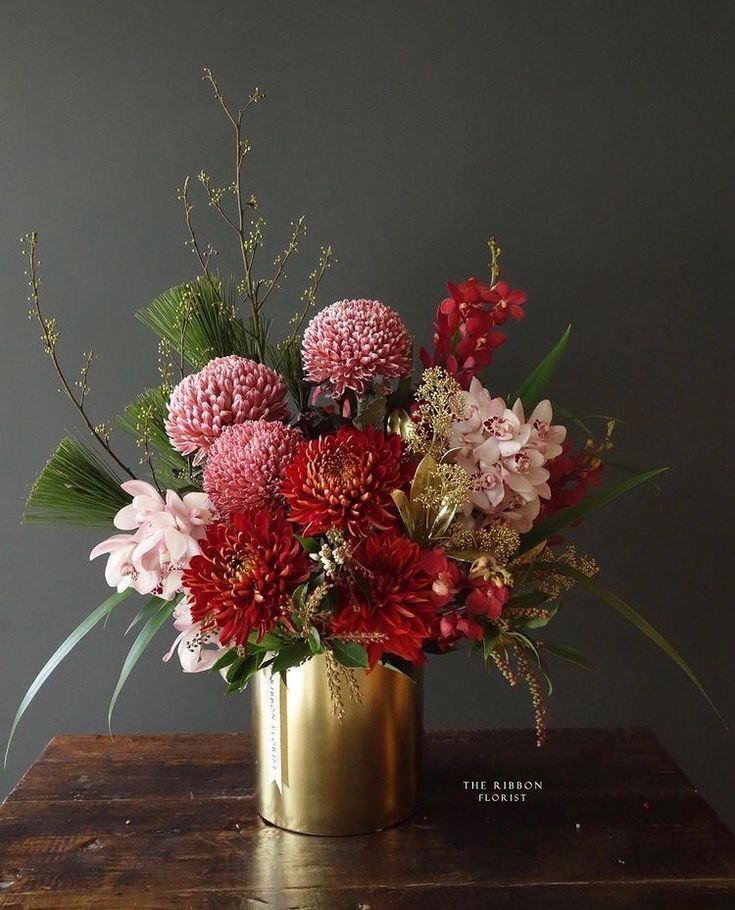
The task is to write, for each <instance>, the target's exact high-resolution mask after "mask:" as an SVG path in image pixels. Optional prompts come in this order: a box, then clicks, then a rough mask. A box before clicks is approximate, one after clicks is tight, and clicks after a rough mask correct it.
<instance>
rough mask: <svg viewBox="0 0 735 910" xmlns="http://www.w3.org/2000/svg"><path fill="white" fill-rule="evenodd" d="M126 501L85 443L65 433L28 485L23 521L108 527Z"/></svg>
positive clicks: (115, 480) (111, 474) (116, 482)
mask: <svg viewBox="0 0 735 910" xmlns="http://www.w3.org/2000/svg"><path fill="white" fill-rule="evenodd" d="M129 502H130V498H129V497H128V496H127V495H126V494H125V493H124V492H123V491H122V490H121V489H120V478H119V477H118V476H117V475H116V474H115V473H114V471H112V470H110V468H108V467H107V465H106V464H105V463H104V462H103V461H102V460H101V459H100V458H98V457H97V454H96V453H95V452H92V450H91V449H89V448H88V447H87V446H86V445H84V443H82V442H80V441H79V440H78V439H75V438H74V437H73V436H65V437H64V438H63V439H62V440H61V442H60V443H59V444H58V446H57V447H56V450H55V451H54V453H53V454H52V455H51V458H50V459H49V461H48V463H47V465H46V467H45V468H44V469H43V470H42V471H41V473H40V474H39V475H38V478H37V480H36V482H35V483H34V484H33V487H32V488H31V492H30V495H29V496H28V501H27V503H26V509H25V513H24V515H23V521H24V522H26V523H28V524H40V525H59V524H63V525H81V526H87V527H104V528H109V527H110V525H111V524H112V519H113V518H114V516H115V513H116V512H118V511H119V510H120V509H121V508H122V507H123V506H124V505H127V504H128V503H129Z"/></svg>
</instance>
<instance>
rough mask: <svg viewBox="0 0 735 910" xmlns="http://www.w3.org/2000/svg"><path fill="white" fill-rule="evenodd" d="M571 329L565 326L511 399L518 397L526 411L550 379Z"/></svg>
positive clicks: (564, 349) (539, 396) (530, 407)
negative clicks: (559, 336)
mask: <svg viewBox="0 0 735 910" xmlns="http://www.w3.org/2000/svg"><path fill="white" fill-rule="evenodd" d="M571 331H572V327H571V325H569V326H567V329H566V331H565V332H564V334H563V335H562V336H561V338H560V339H559V340H558V341H557V343H556V344H555V345H554V347H553V348H552V349H551V350H550V351H549V353H548V354H547V355H546V357H544V359H543V360H542V361H541V363H539V365H538V366H537V367H536V369H535V370H534V371H533V372H532V373H531V375H530V376H529V377H528V378H527V379H526V380H525V382H524V383H523V384H522V385H521V387H520V388H519V389H518V391H517V392H516V394H515V396H514V398H513V401H515V400H516V399H518V398H520V399H521V401H522V402H523V407H524V409H525V410H526V412H528V411H530V410H532V409H533V408H534V407H535V406H536V405H537V404H538V403H539V401H540V399H541V395H542V393H543V391H544V389H545V388H546V386H547V384H548V382H549V380H550V379H551V376H552V374H553V372H554V370H555V369H556V367H557V364H558V363H559V361H560V360H561V358H562V355H563V354H564V351H566V349H567V344H568V343H569V336H570V334H571Z"/></svg>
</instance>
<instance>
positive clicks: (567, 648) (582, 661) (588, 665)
mask: <svg viewBox="0 0 735 910" xmlns="http://www.w3.org/2000/svg"><path fill="white" fill-rule="evenodd" d="M544 651H548V652H549V654H553V655H554V657H558V658H559V659H560V660H565V661H567V663H570V664H574V665H575V667H581V668H582V669H583V670H594V669H595V665H594V663H593V662H592V661H591V660H590V659H589V657H587V655H586V654H584V653H583V652H582V651H580V650H579V648H575V647H573V646H572V645H564V644H561V643H560V642H552V641H544Z"/></svg>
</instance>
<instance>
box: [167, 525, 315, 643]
mask: <svg viewBox="0 0 735 910" xmlns="http://www.w3.org/2000/svg"><path fill="white" fill-rule="evenodd" d="M200 547H201V551H202V552H201V555H200V556H194V557H193V558H192V560H191V562H190V563H189V567H188V568H187V569H186V570H185V571H184V579H183V585H184V589H185V590H186V592H187V594H188V595H189V601H190V603H191V616H192V619H193V620H194V621H195V622H200V621H202V620H204V621H205V623H206V621H210V622H211V623H213V624H214V625H217V626H218V627H219V629H220V634H219V637H220V641H221V642H222V644H224V645H227V644H236V645H244V644H245V643H246V642H247V640H248V636H249V635H250V633H251V632H256V633H257V635H258V638H262V637H263V635H265V633H266V632H268V631H269V630H270V629H272V628H273V626H274V625H275V624H276V622H277V620H278V619H279V618H280V617H281V616H283V615H284V613H285V612H286V609H287V607H288V604H289V596H290V595H291V593H292V592H293V591H294V590H295V589H296V587H297V586H298V585H299V584H301V582H303V581H305V580H306V579H307V578H308V575H309V563H308V559H307V557H306V554H305V553H304V550H303V549H302V547H301V545H300V544H299V542H298V540H296V537H295V536H294V533H293V530H292V529H291V526H290V525H289V523H288V522H287V521H286V520H285V519H284V518H283V516H282V515H278V514H277V515H275V516H274V515H273V514H272V513H271V512H269V511H267V510H263V511H260V512H255V513H250V514H243V513H238V514H235V515H233V516H232V517H231V519H230V521H229V522H216V523H215V524H211V525H209V527H208V528H207V536H206V537H205V538H204V540H202V541H200Z"/></svg>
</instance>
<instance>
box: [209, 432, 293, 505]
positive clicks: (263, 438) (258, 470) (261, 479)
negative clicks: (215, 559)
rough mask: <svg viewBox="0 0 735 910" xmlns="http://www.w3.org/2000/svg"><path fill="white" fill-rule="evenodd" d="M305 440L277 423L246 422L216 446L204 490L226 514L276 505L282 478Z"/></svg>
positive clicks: (213, 448)
mask: <svg viewBox="0 0 735 910" xmlns="http://www.w3.org/2000/svg"><path fill="white" fill-rule="evenodd" d="M302 439H303V437H302V435H301V433H300V432H299V431H298V430H292V429H291V428H290V427H286V426H284V425H283V424H282V423H279V422H278V421H275V420H246V421H245V423H241V424H238V425H237V426H234V427H229V428H228V429H227V430H225V432H224V433H222V435H221V436H220V437H219V439H217V441H216V442H215V443H214V444H213V445H212V447H211V448H210V450H209V453H208V455H207V464H206V467H205V468H204V489H205V490H206V491H207V493H208V494H209V497H210V499H211V500H212V502H213V503H214V504H215V506H217V508H218V509H219V510H220V511H221V512H222V513H223V514H224V515H231V514H232V513H233V512H248V511H250V510H252V509H262V508H265V507H268V506H271V505H273V504H274V503H275V502H276V500H277V499H278V495H279V491H280V487H281V479H282V477H283V473H284V471H285V469H286V466H287V465H288V463H289V462H290V460H291V458H292V457H293V455H294V453H295V451H296V449H297V448H298V446H299V444H300V443H301V441H302Z"/></svg>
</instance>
